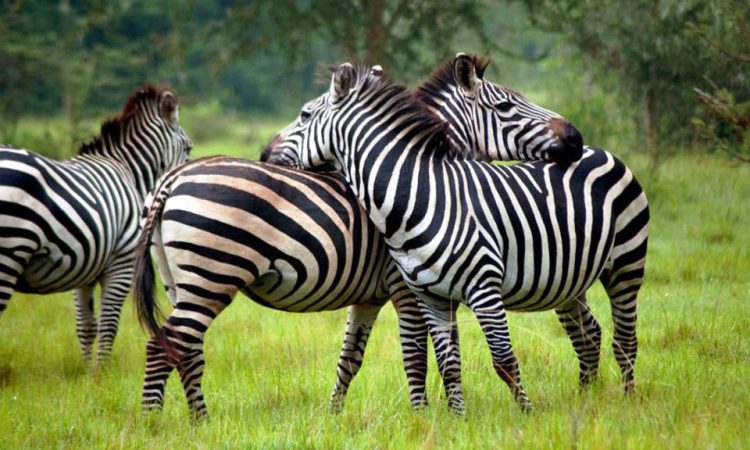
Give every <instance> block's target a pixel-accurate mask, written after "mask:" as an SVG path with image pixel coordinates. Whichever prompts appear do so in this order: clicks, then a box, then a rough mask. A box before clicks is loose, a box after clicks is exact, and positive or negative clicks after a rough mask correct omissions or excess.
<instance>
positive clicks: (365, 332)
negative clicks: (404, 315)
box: [331, 303, 382, 413]
mask: <svg viewBox="0 0 750 450" xmlns="http://www.w3.org/2000/svg"><path fill="white" fill-rule="evenodd" d="M380 308H382V305H374V304H372V303H360V304H357V305H351V306H350V307H349V316H348V318H347V320H346V334H345V336H344V344H343V345H342V346H341V355H340V356H339V362H338V366H337V369H336V385H335V386H334V388H333V392H332V393H331V411H332V412H334V413H339V412H341V410H342V409H343V407H344V397H346V393H347V391H348V390H349V384H350V383H351V381H352V379H353V378H354V377H355V376H356V375H357V372H359V369H360V368H361V367H362V360H363V359H364V357H365V348H366V347H367V339H368V338H369V337H370V331H371V330H372V325H373V323H375V319H377V317H378V313H379V312H380Z"/></svg>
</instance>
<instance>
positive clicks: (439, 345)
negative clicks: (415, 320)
mask: <svg viewBox="0 0 750 450" xmlns="http://www.w3.org/2000/svg"><path fill="white" fill-rule="evenodd" d="M458 305H459V303H458V302H454V301H444V300H443V301H441V300H436V299H432V298H429V297H426V296H424V295H423V294H421V295H420V296H419V306H420V309H421V310H422V315H423V316H424V318H425V320H426V321H427V325H428V327H429V330H430V335H431V336H432V343H433V345H434V347H435V356H436V357H437V361H438V369H439V370H440V376H441V377H442V379H443V386H444V388H445V395H446V397H447V398H448V408H449V409H450V410H451V411H452V412H453V413H454V414H456V415H459V416H463V415H465V414H466V404H465V403H464V394H463V388H462V386H461V354H460V352H459V341H458V324H457V322H456V310H457V309H458Z"/></svg>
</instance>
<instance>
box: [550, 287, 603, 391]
mask: <svg viewBox="0 0 750 450" xmlns="http://www.w3.org/2000/svg"><path fill="white" fill-rule="evenodd" d="M555 312H556V313H557V318H558V319H559V320H560V324H561V325H562V327H563V329H565V332H566V333H567V334H568V337H569V338H570V340H571V342H572V343H573V348H574V349H575V351H576V355H578V364H579V373H578V381H579V384H580V386H581V387H586V386H588V385H589V384H590V383H591V382H592V381H593V380H595V379H596V376H597V372H598V370H599V354H600V349H601V344H602V330H601V328H600V327H599V323H598V322H597V321H596V318H595V317H594V315H593V314H591V310H590V309H589V307H588V304H587V303H586V294H585V293H584V294H581V295H580V296H579V297H578V298H576V299H575V300H573V301H572V302H571V303H570V304H568V305H565V306H563V307H560V308H558V309H556V310H555Z"/></svg>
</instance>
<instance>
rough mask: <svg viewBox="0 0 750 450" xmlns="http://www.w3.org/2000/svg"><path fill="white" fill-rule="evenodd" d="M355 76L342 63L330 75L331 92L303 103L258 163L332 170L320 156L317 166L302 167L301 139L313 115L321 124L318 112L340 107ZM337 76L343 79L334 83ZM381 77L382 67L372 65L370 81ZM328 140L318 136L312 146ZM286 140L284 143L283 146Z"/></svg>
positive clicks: (347, 66)
mask: <svg viewBox="0 0 750 450" xmlns="http://www.w3.org/2000/svg"><path fill="white" fill-rule="evenodd" d="M360 69H363V68H360ZM354 72H355V68H354V66H353V65H352V64H350V63H344V64H342V65H341V66H339V67H338V68H337V69H336V70H335V71H334V73H333V75H332V80H331V88H330V89H329V90H328V92H327V93H325V94H323V95H320V96H319V97H316V98H314V99H313V100H310V101H309V102H307V103H305V104H304V105H303V106H302V109H301V110H300V112H299V115H297V117H296V118H295V120H294V121H293V122H292V123H290V124H289V125H287V126H286V127H285V128H284V129H283V130H281V131H280V132H279V133H277V134H276V136H274V138H273V140H272V141H271V142H270V143H269V144H268V145H266V147H265V148H264V149H263V151H262V152H261V154H260V160H261V161H262V162H267V163H271V164H278V165H281V166H287V167H293V168H295V169H302V168H307V169H318V170H328V169H331V168H334V169H335V166H336V164H335V161H329V163H330V164H326V163H323V162H322V159H321V156H322V155H320V154H317V155H316V157H315V158H314V160H315V162H316V163H317V164H314V165H310V164H305V165H303V164H302V161H300V153H299V148H300V147H301V146H302V145H305V143H304V142H303V141H306V139H303V138H302V137H301V136H302V135H304V134H305V133H304V130H305V129H306V128H307V127H309V126H310V125H311V124H312V123H313V122H311V121H310V119H311V118H312V116H313V113H315V114H316V120H318V121H321V120H322V118H324V117H326V114H322V113H321V110H322V109H324V108H325V107H326V106H327V103H330V106H331V107H332V109H338V107H335V106H336V104H337V103H339V105H338V106H341V105H340V104H343V102H342V100H343V97H345V96H346V95H347V94H348V92H349V91H351V88H352V87H353V86H349V91H347V90H346V89H347V88H346V86H347V85H350V84H353V83H354V80H353V77H354ZM339 75H340V76H342V77H344V78H345V79H339V80H338V81H337V76H339ZM384 75H385V71H384V70H383V68H382V67H381V66H379V65H375V66H372V67H371V68H370V71H369V78H372V79H376V78H380V77H383V76H384ZM321 123H323V122H321ZM329 137H330V136H329V135H328V133H325V134H321V135H319V136H317V137H315V139H313V144H325V143H326V141H325V140H324V138H325V139H327V138H329ZM285 140H286V142H284V141H285ZM313 153H316V152H313ZM308 162H312V161H308Z"/></svg>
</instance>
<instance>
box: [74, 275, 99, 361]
mask: <svg viewBox="0 0 750 450" xmlns="http://www.w3.org/2000/svg"><path fill="white" fill-rule="evenodd" d="M73 295H74V297H75V303H76V334H77V335H78V342H80V344H81V353H83V360H84V361H85V362H86V364H88V363H89V362H90V361H91V353H92V351H93V348H94V340H95V339H96V315H95V314H94V286H93V285H92V286H86V287H82V288H78V289H76V290H75V291H74V294H73Z"/></svg>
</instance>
